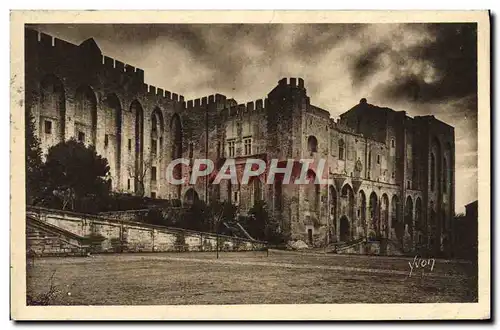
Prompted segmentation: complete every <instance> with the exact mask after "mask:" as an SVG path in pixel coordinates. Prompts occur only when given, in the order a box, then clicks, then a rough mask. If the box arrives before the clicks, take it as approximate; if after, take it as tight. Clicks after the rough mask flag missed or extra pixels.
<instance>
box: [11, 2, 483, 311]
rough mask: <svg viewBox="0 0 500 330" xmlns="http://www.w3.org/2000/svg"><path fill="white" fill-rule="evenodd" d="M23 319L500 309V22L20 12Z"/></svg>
mask: <svg viewBox="0 0 500 330" xmlns="http://www.w3.org/2000/svg"><path fill="white" fill-rule="evenodd" d="M10 19H11V42H10V45H11V77H10V79H11V154H10V157H11V187H12V190H11V265H10V266H11V267H10V269H11V318H13V319H15V320H459V319H468V320H471V319H472V320H487V319H490V318H491V310H490V306H491V300H490V299H491V297H490V294H491V293H490V289H491V278H490V274H491V263H490V261H491V259H490V248H491V234H490V229H491V228H490V218H491V214H490V182H491V181H490V19H489V13H488V12H487V11H411V12H410V11H359V12H357V11H351V12H335V11H251V12H248V11H206V12H204V11H12V12H11V16H10Z"/></svg>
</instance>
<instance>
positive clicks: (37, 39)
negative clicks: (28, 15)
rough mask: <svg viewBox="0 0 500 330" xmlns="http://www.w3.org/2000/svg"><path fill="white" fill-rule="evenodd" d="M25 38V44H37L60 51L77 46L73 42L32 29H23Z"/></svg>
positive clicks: (66, 50) (69, 49)
mask: <svg viewBox="0 0 500 330" xmlns="http://www.w3.org/2000/svg"><path fill="white" fill-rule="evenodd" d="M25 38H26V41H25V42H26V43H27V44H31V45H38V46H40V47H43V48H45V49H56V50H60V51H61V52H68V51H71V50H73V49H75V48H76V47H77V45H75V44H72V43H70V42H67V41H65V40H62V39H58V38H55V37H53V36H51V35H48V34H45V33H43V32H38V31H36V30H33V29H25Z"/></svg>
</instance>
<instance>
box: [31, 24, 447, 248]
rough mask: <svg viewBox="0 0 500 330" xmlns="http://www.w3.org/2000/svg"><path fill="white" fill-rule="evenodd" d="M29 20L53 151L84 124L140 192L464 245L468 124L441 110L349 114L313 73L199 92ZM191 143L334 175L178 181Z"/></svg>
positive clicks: (86, 134)
mask: <svg viewBox="0 0 500 330" xmlns="http://www.w3.org/2000/svg"><path fill="white" fill-rule="evenodd" d="M25 33H26V35H25V37H26V39H25V56H26V57H25V93H26V108H27V110H29V111H31V112H32V113H33V115H34V117H35V120H36V127H37V136H38V137H39V139H40V141H41V145H42V149H43V151H44V152H46V151H47V150H48V148H49V147H50V146H52V145H54V144H57V143H58V142H61V141H64V140H67V139H69V138H72V137H73V138H75V139H77V140H79V141H82V142H84V143H85V144H92V145H94V146H95V147H96V150H97V152H98V153H99V154H101V155H103V156H104V157H106V158H107V159H108V161H109V164H110V168H111V171H110V172H111V178H110V179H111V181H110V182H111V185H112V189H113V190H114V191H117V192H128V193H135V192H136V191H137V190H138V189H139V185H138V183H137V182H136V181H138V180H139V179H138V178H139V177H143V178H142V179H143V180H142V181H143V182H144V184H142V185H141V188H140V189H141V193H142V191H143V192H144V194H145V196H149V197H153V198H162V199H180V200H181V201H183V202H186V203H189V202H192V201H193V200H194V199H201V200H205V201H207V202H210V201H211V200H231V201H232V202H233V203H234V204H236V205H238V207H239V210H240V213H245V212H246V211H248V209H249V208H250V207H251V206H252V205H253V204H254V203H255V201H256V200H264V201H266V203H267V205H268V208H269V210H270V212H271V213H272V214H273V215H274V216H275V217H276V218H277V219H279V221H280V224H281V230H283V231H284V232H286V233H289V234H290V235H291V238H293V239H302V240H304V241H305V242H308V243H309V244H311V245H316V246H321V245H323V244H324V243H325V242H332V241H334V242H335V241H337V242H349V241H354V240H356V239H359V238H363V237H365V238H366V237H375V239H385V240H389V241H393V242H395V244H397V245H398V246H399V247H400V248H401V249H402V250H404V251H416V252H418V251H423V250H425V251H433V252H435V253H443V254H446V253H447V251H451V250H452V245H453V237H452V228H451V227H452V225H453V223H452V220H453V217H454V203H455V201H454V198H455V196H454V191H455V184H454V182H455V177H454V175H455V174H454V173H455V171H454V168H455V138H454V128H453V127H451V126H449V125H447V124H446V123H444V122H441V121H439V120H438V119H436V118H435V117H434V116H417V117H414V118H411V117H409V116H408V115H406V113H405V112H404V111H395V110H392V109H389V108H384V107H378V106H375V105H372V104H370V103H368V101H367V100H366V99H361V101H360V102H359V104H356V105H355V106H354V107H353V108H351V109H350V110H348V111H346V112H345V113H343V114H342V115H341V116H340V119H339V120H336V121H335V120H333V119H332V118H330V113H329V111H328V110H325V109H321V108H319V107H317V106H314V105H313V104H312V103H311V100H310V98H309V97H308V95H307V90H306V85H305V83H304V81H303V79H301V78H289V79H287V78H283V79H281V80H280V81H279V82H278V83H277V85H275V86H274V87H273V88H272V90H271V91H270V92H269V93H268V95H267V97H266V98H265V99H261V100H257V101H255V102H248V103H246V104H238V103H237V102H236V101H235V100H234V99H230V98H228V97H226V96H224V95H221V94H215V95H210V96H206V97H202V98H199V99H195V100H185V99H184V97H183V96H182V95H178V94H176V93H173V92H169V91H166V90H164V89H162V88H158V87H155V86H150V85H147V84H145V83H144V71H143V70H141V69H139V68H135V67H133V66H130V65H128V64H124V63H122V62H120V61H119V60H115V59H112V58H109V57H107V56H104V55H103V54H102V53H101V50H100V49H99V47H98V46H97V44H96V42H95V41H94V40H93V39H88V40H86V41H84V42H82V43H81V44H80V45H75V44H72V43H69V42H66V41H63V40H60V39H57V38H53V37H52V36H49V35H46V34H43V33H39V32H37V31H35V30H32V29H26V30H25ZM180 157H183V158H188V159H191V160H193V159H196V158H208V159H212V160H213V161H214V163H215V164H216V166H220V165H221V164H222V163H223V161H224V160H225V159H227V158H234V159H235V160H236V163H237V164H242V163H243V162H244V160H245V159H247V158H261V159H263V160H265V161H267V162H269V161H270V159H273V158H277V159H280V160H286V159H295V160H299V159H315V160H319V159H325V160H326V164H327V171H328V173H327V174H328V177H329V178H330V179H332V180H333V184H330V185H327V184H321V185H320V184H314V183H310V184H308V185H285V184H281V183H280V182H279V181H276V182H274V183H273V184H270V185H269V184H266V182H265V181H263V180H259V179H254V180H252V181H251V183H250V184H248V185H241V184H237V185H234V184H231V183H230V182H224V183H223V184H221V185H211V184H210V182H207V181H208V180H209V179H208V178H207V179H206V180H199V181H198V183H197V184H195V185H189V184H185V185H182V186H174V185H170V184H168V183H167V181H166V179H165V173H166V167H167V165H168V163H169V162H170V161H172V160H173V159H176V158H180ZM177 174H178V175H184V174H183V173H177ZM308 175H309V176H310V177H315V176H316V173H314V171H313V170H310V172H309V173H308Z"/></svg>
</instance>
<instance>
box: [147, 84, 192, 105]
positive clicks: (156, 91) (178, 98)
mask: <svg viewBox="0 0 500 330" xmlns="http://www.w3.org/2000/svg"><path fill="white" fill-rule="evenodd" d="M143 91H144V93H146V94H147V96H150V97H158V98H163V99H165V100H168V101H174V102H179V103H185V102H184V96H183V95H179V94H177V93H172V92H170V91H165V90H163V88H159V87H156V86H153V85H148V84H143Z"/></svg>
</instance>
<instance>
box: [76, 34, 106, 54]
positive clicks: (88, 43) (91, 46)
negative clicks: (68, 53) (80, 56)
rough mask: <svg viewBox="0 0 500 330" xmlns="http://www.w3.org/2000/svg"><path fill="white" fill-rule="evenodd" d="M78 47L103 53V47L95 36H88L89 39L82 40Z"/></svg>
mask: <svg viewBox="0 0 500 330" xmlns="http://www.w3.org/2000/svg"><path fill="white" fill-rule="evenodd" d="M78 47H81V48H84V49H86V50H87V51H89V52H92V53H99V54H102V52H101V49H100V48H99V46H98V45H97V43H96V42H95V40H94V38H88V39H87V40H85V41H84V42H82V43H81V44H80V45H79V46H78Z"/></svg>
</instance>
